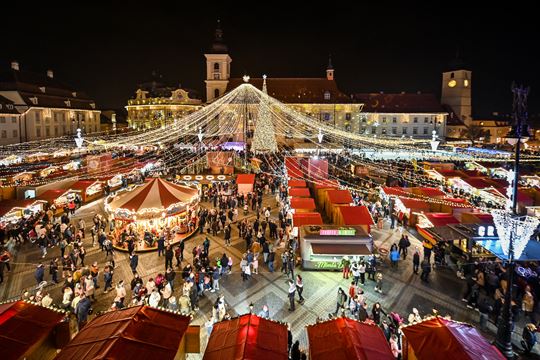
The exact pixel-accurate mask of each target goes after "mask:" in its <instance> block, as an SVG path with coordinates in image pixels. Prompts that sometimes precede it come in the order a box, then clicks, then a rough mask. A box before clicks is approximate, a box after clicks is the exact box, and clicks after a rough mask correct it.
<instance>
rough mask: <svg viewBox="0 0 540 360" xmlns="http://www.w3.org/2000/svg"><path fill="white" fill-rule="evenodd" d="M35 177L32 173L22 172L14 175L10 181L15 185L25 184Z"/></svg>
mask: <svg viewBox="0 0 540 360" xmlns="http://www.w3.org/2000/svg"><path fill="white" fill-rule="evenodd" d="M35 175H36V173H35V172H33V171H23V172H21V173H18V174H15V175H13V176H12V177H11V181H12V182H14V183H17V184H24V183H26V182H29V181H32V179H33V178H34V176H35Z"/></svg>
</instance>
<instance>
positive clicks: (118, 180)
mask: <svg viewBox="0 0 540 360" xmlns="http://www.w3.org/2000/svg"><path fill="white" fill-rule="evenodd" d="M123 178H124V176H123V175H122V174H117V175H114V176H109V177H106V178H102V179H100V180H101V181H103V182H105V184H107V186H108V187H109V191H115V190H118V189H120V188H121V187H122V179H123Z"/></svg>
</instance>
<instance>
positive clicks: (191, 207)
mask: <svg viewBox="0 0 540 360" xmlns="http://www.w3.org/2000/svg"><path fill="white" fill-rule="evenodd" d="M198 204H199V195H198V191H197V190H196V189H193V188H190V187H187V186H182V185H177V184H173V183H170V182H168V181H165V180H163V179H161V178H152V179H149V180H148V181H147V182H146V184H144V185H141V186H136V187H133V189H132V190H131V191H127V190H126V191H122V192H118V193H116V194H115V195H114V196H112V195H111V196H109V197H108V198H107V200H106V204H105V209H106V210H107V211H108V212H109V214H110V215H111V217H113V218H114V221H115V228H116V236H115V240H114V241H113V244H114V246H115V247H116V248H117V249H119V250H127V242H122V237H121V236H120V234H121V233H122V232H123V231H124V230H126V231H127V233H128V234H129V233H133V234H134V236H135V244H136V249H137V250H139V251H147V250H156V249H157V243H156V236H157V234H158V232H161V231H162V230H165V229H169V230H170V231H171V232H172V238H171V239H170V243H171V244H175V243H178V242H180V241H181V240H182V239H184V238H186V237H189V236H190V235H192V234H193V233H194V232H195V229H196V227H197V224H196V222H197V219H196V210H197V208H198ZM145 233H148V234H151V236H150V237H148V236H146V237H145V236H144V235H145Z"/></svg>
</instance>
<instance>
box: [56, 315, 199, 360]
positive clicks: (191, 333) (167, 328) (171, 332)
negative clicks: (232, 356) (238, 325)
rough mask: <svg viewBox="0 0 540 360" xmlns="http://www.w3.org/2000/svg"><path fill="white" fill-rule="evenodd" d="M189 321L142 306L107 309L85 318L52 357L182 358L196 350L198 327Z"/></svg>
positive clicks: (184, 317) (186, 317)
mask: <svg viewBox="0 0 540 360" xmlns="http://www.w3.org/2000/svg"><path fill="white" fill-rule="evenodd" d="M190 321H191V319H190V318H189V317H188V316H184V315H180V314H179V313H177V312H172V311H165V310H160V309H156V308H153V307H150V306H144V305H142V306H141V305H140V306H132V307H129V308H125V309H120V310H116V311H110V312H107V313H104V314H102V315H99V316H97V317H95V318H94V319H92V320H91V321H89V322H88V323H87V324H86V325H85V326H84V328H82V329H81V330H80V331H79V332H78V333H77V335H76V336H75V337H74V338H73V339H72V340H71V341H70V342H69V344H67V345H66V346H65V347H64V348H63V349H62V351H61V352H60V353H59V354H58V356H57V357H56V358H55V359H56V360H68V359H69V360H71V359H185V358H186V354H188V353H199V351H200V350H199V341H200V340H199V327H198V326H189V323H190Z"/></svg>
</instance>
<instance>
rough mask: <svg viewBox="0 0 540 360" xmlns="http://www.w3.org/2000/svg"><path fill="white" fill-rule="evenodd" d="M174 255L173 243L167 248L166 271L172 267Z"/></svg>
mask: <svg viewBox="0 0 540 360" xmlns="http://www.w3.org/2000/svg"><path fill="white" fill-rule="evenodd" d="M173 257H174V252H173V249H172V248H171V245H167V248H166V249H165V271H167V269H169V268H172V266H173V265H172V260H173Z"/></svg>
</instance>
